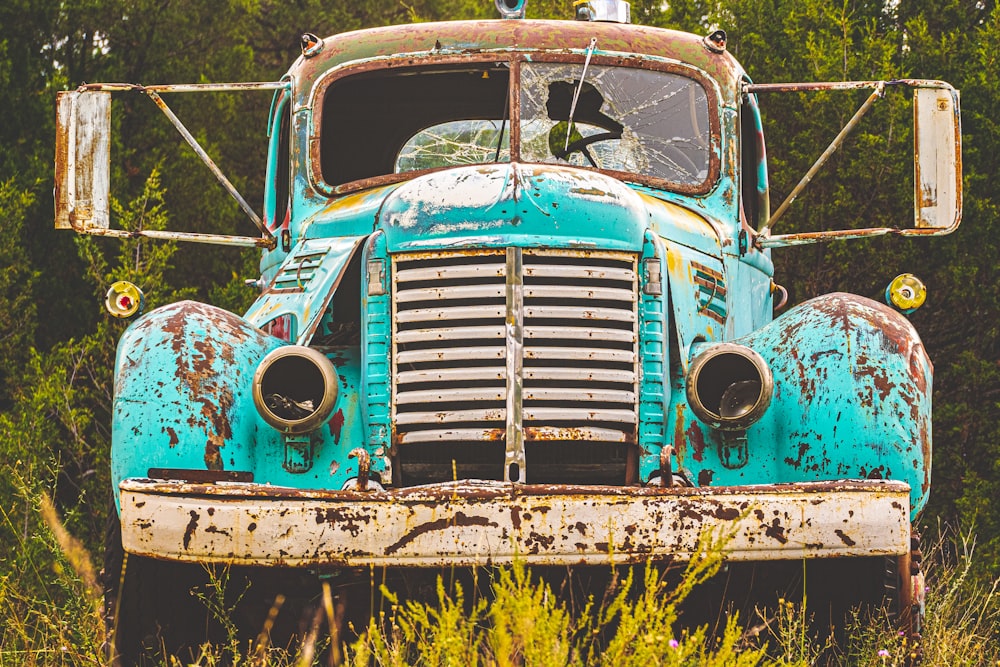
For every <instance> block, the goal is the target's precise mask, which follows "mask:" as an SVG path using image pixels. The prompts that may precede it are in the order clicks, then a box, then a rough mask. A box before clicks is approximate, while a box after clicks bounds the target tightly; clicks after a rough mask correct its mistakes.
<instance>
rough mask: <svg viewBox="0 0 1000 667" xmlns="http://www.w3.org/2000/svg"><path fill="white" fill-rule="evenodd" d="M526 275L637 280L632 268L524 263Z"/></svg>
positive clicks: (562, 278) (623, 280)
mask: <svg viewBox="0 0 1000 667" xmlns="http://www.w3.org/2000/svg"><path fill="white" fill-rule="evenodd" d="M524 275H525V277H530V278H558V279H560V280H566V279H572V280H616V281H621V282H625V283H631V282H634V281H635V271H633V270H632V269H614V268H606V267H600V268H594V267H587V266H562V265H556V266H553V265H545V264H542V265H536V264H528V263H525V265H524Z"/></svg>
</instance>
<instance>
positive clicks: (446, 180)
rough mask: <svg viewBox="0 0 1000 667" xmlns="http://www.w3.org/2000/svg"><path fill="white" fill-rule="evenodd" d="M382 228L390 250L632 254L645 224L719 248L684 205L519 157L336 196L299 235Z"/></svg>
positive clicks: (706, 225)
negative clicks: (524, 249) (570, 250)
mask: <svg viewBox="0 0 1000 667" xmlns="http://www.w3.org/2000/svg"><path fill="white" fill-rule="evenodd" d="M378 229H381V230H383V231H384V233H385V235H386V240H387V243H388V250H389V252H405V251H420V250H440V249H454V248H461V247H473V248H495V247H506V246H510V245H515V246H521V247H550V248H581V249H587V248H601V249H605V250H623V251H632V252H635V251H638V250H640V248H641V247H642V243H643V236H644V234H645V232H646V230H647V229H651V230H652V231H654V232H655V233H656V234H658V235H660V236H661V237H663V238H666V239H670V240H673V241H675V242H677V243H680V244H681V245H684V246H688V247H690V248H693V249H696V250H698V251H700V252H703V253H706V254H710V255H716V256H718V255H719V253H720V252H721V245H720V236H721V233H720V231H719V229H718V228H717V226H713V225H712V224H711V223H710V221H708V220H707V219H706V218H704V217H702V216H701V215H699V214H698V213H696V212H694V211H692V210H690V209H687V208H685V207H683V206H679V205H677V204H674V203H670V202H666V201H663V200H661V199H658V198H655V197H653V196H651V195H650V194H647V193H642V192H636V191H635V190H633V189H632V188H631V187H629V186H627V185H625V184H624V183H622V182H621V181H619V180H617V179H614V178H612V177H610V176H605V175H604V174H600V173H597V172H593V171H587V170H583V169H576V168H573V167H566V166H558V165H538V164H533V165H525V164H517V163H508V164H492V165H476V166H469V167H458V168H455V169H449V170H447V171H439V172H435V173H432V174H426V175H424V176H420V177H417V178H415V179H413V180H411V181H406V182H403V183H397V184H393V185H388V186H383V187H379V188H375V189H372V190H366V191H364V192H359V193H355V194H351V195H347V196H345V197H341V198H338V199H336V200H334V201H332V202H330V204H329V205H328V206H326V207H325V208H324V209H323V210H321V211H319V212H318V213H316V214H315V215H314V216H312V217H311V218H310V219H309V220H308V221H306V222H305V224H304V225H303V227H302V237H301V238H303V239H325V238H331V237H337V236H341V237H343V236H366V235H368V234H370V233H371V232H372V231H375V230H378ZM278 263H280V260H279V262H278Z"/></svg>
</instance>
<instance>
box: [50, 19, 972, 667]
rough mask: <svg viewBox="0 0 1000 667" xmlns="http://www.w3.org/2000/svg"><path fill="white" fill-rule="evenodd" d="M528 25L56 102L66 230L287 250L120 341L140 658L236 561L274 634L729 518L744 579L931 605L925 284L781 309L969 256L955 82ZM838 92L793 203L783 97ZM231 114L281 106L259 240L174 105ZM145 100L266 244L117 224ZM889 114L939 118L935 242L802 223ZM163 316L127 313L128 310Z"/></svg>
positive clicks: (177, 628) (125, 490) (900, 606)
mask: <svg viewBox="0 0 1000 667" xmlns="http://www.w3.org/2000/svg"><path fill="white" fill-rule="evenodd" d="M497 6H498V9H499V10H500V13H501V18H498V19H495V20H485V21H455V22H439V23H420V24H413V25H400V26H390V27H381V28H375V29H370V30H359V31H355V32H347V33H343V34H335V35H333V36H329V37H324V38H321V37H318V36H315V35H312V34H306V35H303V36H302V45H301V56H300V57H299V58H298V59H297V60H296V61H295V62H294V63H293V64H292V66H291V68H290V69H289V70H288V72H287V74H285V75H284V76H283V77H281V79H280V80H278V81H273V82H263V83H233V84H224V83H200V84H191V85H181V84H165V85H138V84H116V83H103V84H86V85H83V86H81V87H80V88H79V89H77V90H74V91H68V92H64V93H61V94H60V95H59V98H58V108H57V119H58V127H57V151H56V162H57V165H56V166H57V169H56V171H57V177H56V181H57V182H56V225H57V227H61V228H67V229H73V230H75V231H76V232H80V233H87V234H95V235H99V236H105V237H132V238H134V237H137V236H141V237H148V238H150V239H154V240H155V239H158V238H160V239H168V240H173V241H193V242H205V243H218V244H228V245H234V246H244V247H250V248H257V249H259V251H260V274H259V277H256V278H254V279H252V280H251V281H250V282H252V283H253V285H254V286H255V287H256V288H257V289H258V290H259V296H257V298H256V300H255V301H254V302H253V304H252V305H251V306H250V308H249V310H248V311H247V312H245V313H243V314H242V315H240V314H234V313H231V312H227V311H225V310H222V309H220V308H217V307H214V306H212V305H209V304H207V303H199V302H193V301H182V302H179V303H172V304H169V305H166V306H162V307H159V308H156V309H154V310H152V311H151V312H148V313H145V314H142V315H141V317H139V318H138V319H136V320H135V321H134V323H132V324H131V325H130V326H129V327H128V329H127V330H126V331H125V332H124V334H123V335H122V337H121V340H120V343H119V347H118V352H117V360H116V367H115V375H114V377H115V386H114V403H113V406H114V407H113V428H112V431H113V433H112V445H111V447H112V452H111V477H112V480H113V485H114V486H113V490H114V493H113V496H114V511H113V512H112V525H111V530H109V540H108V547H107V553H106V558H105V580H106V586H107V589H108V615H109V619H110V626H111V627H112V628H113V629H114V644H115V650H116V651H117V652H118V654H119V656H120V658H121V660H122V661H123V662H139V661H141V656H142V655H143V654H144V652H145V651H149V650H155V648H156V647H159V648H161V649H162V648H166V649H167V650H168V651H177V650H180V649H181V648H183V647H185V646H196V645H197V643H198V642H199V641H201V640H202V639H203V638H204V637H203V635H204V632H205V628H206V627H207V625H206V620H205V619H204V615H205V610H204V608H203V607H200V606H199V605H200V602H199V601H198V600H197V599H193V598H192V595H191V593H190V590H189V588H190V587H191V586H192V585H194V584H193V583H192V582H195V581H197V580H198V577H200V576H204V574H205V570H204V567H203V566H205V565H206V564H225V565H228V566H230V567H231V568H232V570H231V571H232V572H234V573H236V572H238V573H241V576H243V575H245V576H246V577H248V578H250V579H252V580H254V581H255V582H256V584H255V586H252V587H251V588H249V589H247V594H248V596H249V597H253V596H260V600H262V601H263V602H262V603H261V604H260V605H259V606H260V607H262V608H263V610H264V612H266V611H267V608H268V607H269V604H270V603H269V602H268V600H269V599H270V598H269V597H268V596H273V595H276V594H277V593H278V592H281V593H282V594H284V595H288V596H292V595H293V594H292V593H290V592H289V591H290V590H292V589H294V588H295V587H296V586H298V587H299V589H301V590H303V591H306V592H304V593H302V596H303V597H308V596H309V595H313V594H315V590H316V589H315V582H316V581H318V578H320V577H327V578H328V579H329V580H333V581H336V579H337V577H338V576H341V575H342V574H343V573H350V572H357V571H359V570H360V571H362V572H371V571H374V569H376V568H377V569H380V570H381V569H383V568H384V569H385V570H386V571H395V570H396V569H400V568H402V569H406V570H408V571H411V572H412V571H416V570H417V569H423V570H433V569H434V568H443V567H477V566H485V565H499V564H504V563H510V562H512V561H515V560H517V559H521V560H522V561H523V562H525V563H528V564H534V565H539V566H549V565H555V566H574V567H576V566H581V567H582V566H592V565H608V564H613V565H627V564H632V563H646V562H659V561H664V560H673V561H684V560H685V559H688V558H690V557H691V556H692V555H693V554H694V553H695V552H696V551H697V549H698V544H699V542H698V540H699V536H700V535H702V534H703V533H704V531H706V530H711V529H713V528H718V527H720V526H726V527H728V528H727V530H729V532H730V533H731V539H729V541H728V542H727V543H726V546H725V558H726V563H727V568H728V571H729V572H730V578H731V583H732V585H733V586H735V585H736V582H737V580H742V581H748V580H750V579H754V577H751V576H745V577H744V576H741V575H739V574H738V573H740V572H746V571H747V570H745V569H744V570H741V569H740V568H746V567H764V566H771V567H773V568H776V571H777V572H779V573H784V574H780V575H779V576H773V577H771V578H770V580H771V581H782V580H783V577H784V576H785V575H788V576H791V577H793V578H794V575H795V573H796V572H798V573H799V575H800V576H799V579H801V572H802V569H803V563H805V564H807V565H808V567H810V568H815V570H814V571H815V575H813V576H810V577H809V581H810V582H811V585H815V586H820V585H823V584H824V583H825V584H826V585H827V587H828V588H831V589H834V590H833V592H832V594H834V595H841V596H847V597H849V598H850V597H852V596H854V597H857V598H859V599H860V598H861V597H870V596H872V595H877V596H884V597H885V598H886V599H887V600H888V601H889V603H890V606H891V607H892V608H893V609H895V612H896V614H897V615H898V616H899V617H900V618H910V619H913V618H915V617H918V616H919V608H920V605H921V604H922V595H923V585H922V578H921V577H922V575H921V573H920V571H919V567H918V563H917V562H916V560H915V558H914V557H913V552H914V548H913V539H914V538H913V531H912V529H911V525H912V522H913V521H914V520H915V517H916V516H917V515H918V513H919V512H920V511H921V509H922V508H923V507H924V505H925V502H926V500H927V498H928V493H929V491H930V473H931V382H932V366H931V363H930V361H929V360H928V357H927V354H926V352H925V350H924V347H923V345H922V344H921V341H920V338H919V337H918V335H917V333H916V331H915V330H914V328H913V326H912V325H911V324H910V322H909V320H908V319H907V318H906V317H905V315H904V314H903V313H902V312H900V311H906V310H909V309H911V308H913V307H914V306H915V305H918V303H919V301H920V298H921V295H922V289H923V287H922V285H920V283H919V282H917V281H915V280H914V279H912V278H911V277H909V276H902V277H901V278H900V279H898V280H896V281H895V282H894V284H893V285H892V286H891V287H890V289H889V290H888V295H889V297H890V301H892V302H893V303H895V304H896V305H897V306H898V307H897V308H892V307H890V306H889V305H886V304H884V303H881V302H877V301H875V300H871V299H869V298H866V297H862V296H857V295H852V294H846V293H834V294H827V295H824V296H819V297H817V298H813V299H811V300H807V301H805V302H803V303H800V304H798V305H795V306H794V307H791V308H788V309H787V310H785V311H784V312H782V313H781V314H780V315H779V316H775V309H776V306H778V305H780V304H779V303H778V302H779V301H782V300H784V299H783V297H784V296H785V290H784V288H782V287H781V286H780V285H778V284H777V283H776V281H775V277H774V266H773V264H772V259H771V250H772V249H773V248H781V247H787V246H795V245H799V244H807V243H816V242H827V241H842V240H847V239H854V238H865V237H873V236H880V235H890V234H891V235H896V236H908V237H925V236H934V235H941V234H947V233H949V232H951V231H952V230H954V229H955V228H956V227H957V226H958V224H959V221H960V219H961V192H962V189H961V147H960V137H961V131H960V119H959V118H960V115H959V95H958V92H957V91H956V90H955V89H954V88H953V87H952V86H950V85H949V84H947V83H944V82H940V81H932V80H890V81H848V82H821V83H767V82H755V81H751V79H750V78H749V77H748V75H747V74H746V72H745V70H744V69H743V67H742V66H741V65H740V64H739V63H738V62H737V61H736V59H735V58H734V57H733V56H732V55H731V54H730V52H729V51H727V48H726V41H727V37H726V34H725V32H723V31H722V30H716V31H714V32H712V33H711V34H709V35H707V36H703V35H694V34H687V33H682V32H677V31H671V30H666V29H659V28H652V27H644V26H641V25H635V24H632V23H630V22H629V20H628V18H629V16H628V14H629V10H628V5H627V4H626V3H622V2H614V1H611V0H589V1H587V0H582V1H581V2H577V3H576V17H575V19H576V20H564V21H542V20H528V19H526V18H524V2H523V0H497ZM820 90H824V91H838V90H841V91H864V93H863V94H864V95H865V99H864V103H863V104H862V106H861V108H859V109H858V110H857V113H856V114H855V115H854V116H853V117H852V118H851V119H850V122H849V123H847V125H846V126H845V127H844V128H843V129H842V130H841V131H840V133H839V134H837V135H836V137H835V138H834V140H833V142H832V143H831V144H830V146H829V147H828V148H827V150H826V151H823V152H822V154H821V155H820V156H819V158H818V159H817V161H816V164H815V165H814V166H813V168H812V169H810V170H809V171H808V173H806V174H805V176H804V177H803V178H802V179H801V181H800V182H799V184H798V185H797V186H796V187H795V188H793V189H792V190H791V191H790V194H789V195H788V197H787V199H786V200H785V202H784V203H783V204H781V205H780V206H778V207H777V208H775V209H774V210H773V211H772V208H771V203H770V197H769V185H768V182H769V181H768V165H767V158H766V152H765V143H764V133H763V130H762V128H763V123H762V116H761V110H760V104H759V101H760V100H762V99H764V98H766V97H767V96H770V95H775V94H778V93H781V92H783V91H792V92H794V93H797V94H809V93H810V91H820ZM228 91H265V93H266V94H267V95H271V96H273V102H272V105H271V112H270V116H269V121H268V126H267V128H266V137H267V139H266V140H267V142H268V149H269V150H268V153H267V163H266V165H263V166H262V172H264V179H265V195H264V198H263V210H262V212H261V213H259V214H258V213H257V211H256V210H255V208H254V207H253V206H251V205H250V204H248V203H247V202H246V200H245V199H244V198H243V197H242V195H241V194H240V193H239V192H238V191H237V189H236V188H235V187H234V186H233V185H232V184H231V182H230V181H229V180H228V179H227V178H226V176H225V174H224V173H222V170H221V169H220V168H219V167H218V166H217V165H216V164H215V163H214V162H213V161H212V159H211V157H210V156H209V155H208V154H207V152H206V151H205V150H204V149H203V148H202V147H201V145H200V144H199V143H198V141H197V140H196V139H195V138H194V136H193V135H192V133H191V132H189V131H188V130H187V128H186V127H185V126H184V124H183V122H182V121H181V119H179V118H178V117H177V115H176V114H174V113H173V111H172V109H171V107H170V106H169V104H168V103H167V101H166V99H168V98H170V96H172V95H182V94H212V93H218V92H228ZM126 94H131V95H140V96H146V97H149V98H150V99H151V100H152V101H153V102H154V103H155V105H156V106H157V107H159V109H160V110H162V112H163V113H165V114H166V115H167V116H168V118H169V119H170V121H171V122H172V123H174V125H176V127H177V129H178V130H179V132H180V133H181V134H182V135H183V136H184V138H185V139H186V140H187V142H188V143H189V144H190V145H191V147H192V148H193V149H194V150H195V151H197V152H198V154H199V155H200V156H201V157H202V159H203V160H204V162H205V163H206V164H207V165H208V167H209V169H210V170H211V172H212V173H213V174H214V175H215V177H216V178H217V179H218V180H219V182H220V183H221V185H222V186H223V187H225V188H226V189H227V190H229V192H230V193H231V194H232V195H233V197H234V198H235V199H236V202H237V205H238V206H240V207H241V208H242V209H243V210H244V211H246V213H247V215H248V217H249V218H250V220H251V222H252V223H253V224H254V225H255V232H254V233H253V234H250V235H247V236H235V237H234V236H221V235H215V234H210V233H198V232H181V231H155V230H139V231H136V230H123V229H120V228H116V227H115V226H114V225H112V224H111V220H110V218H111V216H110V215H109V205H108V202H109V197H110V194H109V188H110V185H109V181H110V177H109V174H110V173H111V169H110V167H109V164H110V160H111V151H110V144H111V142H110V139H109V132H110V128H111V122H110V113H111V112H110V109H111V102H110V100H111V98H112V96H113V95H126ZM859 94H860V93H859ZM889 94H893V95H903V96H904V98H903V99H905V100H912V106H913V116H912V118H913V137H914V142H913V144H914V153H913V164H914V172H913V173H914V176H913V179H914V187H913V190H914V198H913V200H914V205H913V209H912V210H913V215H912V217H910V215H909V213H908V212H907V213H903V214H901V216H900V217H901V220H900V222H899V226H897V227H876V228H864V227H858V226H857V225H854V226H845V227H844V228H835V229H824V230H820V231H795V232H794V233H780V232H781V229H780V226H776V223H778V222H779V220H780V219H782V218H783V217H784V215H785V212H786V211H787V210H788V209H789V205H790V204H791V202H792V201H793V200H794V199H795V198H796V197H797V196H798V195H799V194H800V193H801V192H802V190H803V188H804V187H805V186H806V185H807V183H808V182H809V180H810V179H811V178H812V176H813V174H814V173H815V172H816V170H818V169H820V168H821V167H822V164H823V162H825V161H826V160H827V158H828V157H829V155H830V154H832V153H833V151H835V150H837V149H838V147H839V146H840V145H841V144H842V143H843V142H844V138H845V137H846V136H847V135H848V133H849V132H850V131H851V129H852V128H853V127H854V126H855V125H856V124H857V123H858V122H859V121H860V120H861V119H862V117H863V116H864V115H865V114H866V112H867V111H868V109H869V108H870V107H872V106H873V105H875V104H877V103H878V102H879V100H880V99H881V98H882V97H884V96H887V95H889ZM835 132H836V128H834V129H833V133H835ZM822 148H823V147H822V146H820V147H818V149H822ZM817 152H819V150H818V151H817ZM907 210H909V209H908V208H907ZM141 302H142V298H141V293H140V290H139V289H138V287H136V286H134V285H131V284H127V283H116V284H115V285H113V286H112V287H111V289H109V291H108V307H109V310H111V312H112V313H113V314H115V315H118V316H129V315H132V314H135V313H136V311H137V310H138V309H139V306H140V304H141ZM782 567H784V568H785V569H784V570H783V569H782ZM789 572H790V573H792V574H790V575H789V574H788V573H789ZM368 578H369V575H368V574H365V575H364V577H363V579H364V581H365V582H366V583H367V581H368ZM755 580H756V581H758V582H759V581H760V580H768V579H767V577H758V578H756V579H755ZM831 582H833V585H832V586H831V585H830V583H831ZM310 586H313V588H310ZM309 591H312V592H311V593H310V592H309ZM873 591H874V593H873ZM362 597H366V598H367V593H365V594H364V595H363V596H362ZM260 600H259V601H260ZM199 609H200V611H199ZM253 613H256V612H253ZM262 613H263V612H262ZM248 614H249V616H248V619H247V620H246V621H245V623H246V625H247V627H248V628H249V629H250V631H251V632H256V631H259V629H260V627H261V626H262V623H263V620H262V619H261V618H257V617H252V613H251V612H248ZM192 619H193V620H192ZM279 620H280V619H279ZM241 622H243V621H241ZM209 625H210V624H209ZM914 625H915V622H913V621H912V620H911V630H912V628H913V626H914ZM151 639H152V640H153V641H152V643H151Z"/></svg>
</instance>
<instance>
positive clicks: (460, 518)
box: [385, 512, 497, 556]
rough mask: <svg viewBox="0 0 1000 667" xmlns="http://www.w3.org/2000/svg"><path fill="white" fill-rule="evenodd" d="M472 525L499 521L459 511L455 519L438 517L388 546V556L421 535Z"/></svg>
mask: <svg viewBox="0 0 1000 667" xmlns="http://www.w3.org/2000/svg"><path fill="white" fill-rule="evenodd" d="M471 526H489V527H491V528H495V527H496V526H497V523H496V522H494V521H490V520H489V519H488V518H486V517H484V516H469V515H467V514H465V512H457V513H456V514H455V518H454V519H447V518H446V519H438V520H437V521H429V522H427V523H425V524H423V525H420V526H417V527H416V528H414V529H413V530H411V531H410V532H408V533H407V534H406V535H404V536H403V537H401V538H400V539H399V540H397V541H396V542H395V543H393V544H390V545H389V546H388V547H386V549H385V553H386V555H387V556H388V555H392V554H394V553H396V552H397V551H399V550H400V549H402V548H403V547H405V546H406V545H407V544H409V543H410V542H412V541H414V540H415V539H417V538H418V537H420V536H421V535H425V534H427V533H430V532H433V531H435V530H445V529H446V528H451V527H461V528H468V527H471Z"/></svg>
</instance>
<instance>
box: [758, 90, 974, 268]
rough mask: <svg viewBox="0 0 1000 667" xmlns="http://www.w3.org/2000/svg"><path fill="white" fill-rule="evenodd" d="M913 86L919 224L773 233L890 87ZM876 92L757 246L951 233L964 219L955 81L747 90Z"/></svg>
mask: <svg viewBox="0 0 1000 667" xmlns="http://www.w3.org/2000/svg"><path fill="white" fill-rule="evenodd" d="M894 86H902V87H906V88H912V89H913V115H914V130H915V134H914V145H913V167H914V228H913V229H899V228H896V227H870V228H863V229H841V230H833V231H822V232H801V233H793V234H777V235H772V234H771V230H772V228H773V227H774V224H775V222H776V221H777V220H778V219H779V218H780V217H781V216H782V215H783V214H784V213H785V211H786V210H787V209H788V207H789V206H790V205H791V203H792V202H793V201H794V200H795V198H796V197H797V196H798V195H799V194H800V193H801V192H802V190H803V188H805V186H806V185H808V184H809V182H810V181H811V180H812V178H813V177H814V176H815V174H816V172H817V171H818V170H819V168H820V167H821V166H822V165H823V164H824V163H826V162H827V161H828V160H829V158H830V156H831V155H832V154H833V153H834V152H836V150H837V149H838V148H839V147H840V146H841V145H842V144H843V142H844V139H845V137H846V136H847V134H849V133H850V132H851V131H852V130H853V129H854V127H855V126H856V125H857V123H858V121H859V120H860V119H861V117H862V116H864V115H865V113H867V112H868V110H869V109H870V108H871V106H872V104H873V103H874V102H875V100H876V99H878V98H879V97H882V96H883V95H884V93H885V89H886V88H888V87H894ZM863 89H872V90H873V92H872V93H871V95H869V97H868V99H866V100H865V102H864V104H862V105H861V108H860V109H858V111H857V113H855V114H854V116H853V117H852V118H851V120H850V121H848V123H847V124H846V125H845V126H844V128H843V129H842V130H841V131H840V132H839V133H838V134H837V136H836V138H834V140H833V142H832V143H831V144H830V146H829V147H828V148H827V149H826V151H824V153H823V154H822V155H821V156H820V157H819V159H818V160H817V161H816V163H815V164H814V165H813V166H812V167H811V168H810V169H809V171H808V172H807V173H806V175H805V176H804V177H803V178H802V180H801V181H800V182H799V184H798V185H797V186H796V187H795V188H794V189H793V190H792V192H791V194H789V196H788V197H787V199H786V200H785V201H784V202H782V204H781V206H780V207H779V208H778V210H777V211H775V213H774V215H772V216H770V218H768V219H767V220H764V221H762V222H761V225H760V229H759V234H758V235H757V238H756V239H755V240H754V244H755V245H756V246H758V247H761V248H778V247H787V246H794V245H802V244H806V243H816V242H818V241H826V240H834V239H852V238H864V237H871V236H883V235H888V234H894V235H899V236H941V235H945V234H950V233H951V232H953V231H954V230H955V229H956V228H958V225H959V223H960V222H961V220H962V129H961V119H960V112H959V94H958V91H957V90H955V88H954V87H952V86H951V85H950V84H948V83H945V82H943V81H935V80H930V79H892V80H889V81H832V82H819V83H772V84H746V85H744V86H743V91H742V92H743V94H744V95H751V94H754V93H766V92H806V91H817V90H863Z"/></svg>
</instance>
